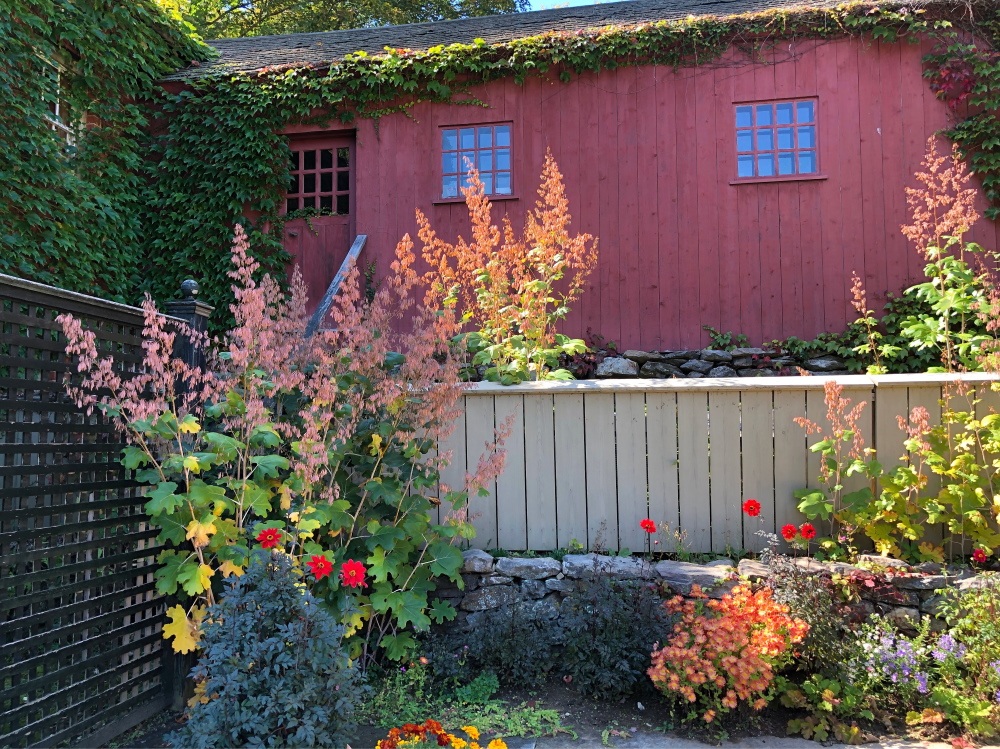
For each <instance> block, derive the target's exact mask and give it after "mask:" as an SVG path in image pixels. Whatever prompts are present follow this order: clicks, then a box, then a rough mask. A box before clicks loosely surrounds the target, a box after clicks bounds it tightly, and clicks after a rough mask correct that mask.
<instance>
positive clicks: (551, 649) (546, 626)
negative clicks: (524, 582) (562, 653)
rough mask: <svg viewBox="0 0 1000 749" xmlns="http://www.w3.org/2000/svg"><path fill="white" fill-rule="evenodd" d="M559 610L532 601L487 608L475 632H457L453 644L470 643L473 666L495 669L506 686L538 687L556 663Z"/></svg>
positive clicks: (457, 645) (451, 642)
mask: <svg viewBox="0 0 1000 749" xmlns="http://www.w3.org/2000/svg"><path fill="white" fill-rule="evenodd" d="M555 613H556V612H555V610H554V609H553V608H552V607H550V606H545V605H540V604H539V603H537V602H531V601H521V602H518V603H514V604H511V605H509V606H502V607H500V608H499V609H496V610H494V611H484V612H483V614H482V619H481V621H480V622H479V623H478V624H477V627H476V630H475V633H474V634H471V635H454V636H453V638H452V639H451V640H450V641H449V643H450V646H451V647H452V649H453V650H456V651H457V650H458V649H459V648H460V647H462V646H463V645H468V646H469V660H470V662H471V663H472V664H473V666H474V667H475V668H476V669H478V670H482V671H492V672H493V673H495V674H496V675H497V677H498V678H499V679H500V683H501V684H503V685H504V686H510V687H531V686H538V685H539V684H540V683H542V682H543V681H544V680H545V677H546V676H547V675H548V674H549V673H550V672H551V671H552V669H553V668H554V667H555V665H556V653H555V649H556V646H557V645H558V641H559V633H558V631H557V630H556V627H555V626H554V624H555V622H553V621H552V620H553V619H554V617H555Z"/></svg>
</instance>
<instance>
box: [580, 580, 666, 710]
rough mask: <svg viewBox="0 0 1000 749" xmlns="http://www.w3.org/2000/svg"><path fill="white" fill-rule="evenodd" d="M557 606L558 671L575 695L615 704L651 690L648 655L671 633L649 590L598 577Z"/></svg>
mask: <svg viewBox="0 0 1000 749" xmlns="http://www.w3.org/2000/svg"><path fill="white" fill-rule="evenodd" d="M562 606H563V609H562V622H561V623H562V626H563V629H564V634H563V644H564V649H563V653H562V668H563V670H564V671H565V672H566V673H567V674H568V675H569V676H571V677H572V685H573V686H574V687H576V689H577V690H578V691H579V692H580V693H581V694H584V695H587V696H593V697H601V698H604V699H618V698H620V697H624V696H625V695H627V694H630V693H632V692H633V691H635V690H636V688H637V687H639V686H643V687H651V686H652V684H651V682H650V681H649V679H647V678H646V669H647V668H648V667H649V654H650V653H651V652H652V650H653V646H654V645H655V644H656V643H658V642H663V641H664V640H666V638H667V636H668V635H669V634H670V630H671V627H672V621H671V617H670V615H669V614H668V613H667V612H666V609H664V607H663V599H662V598H661V596H660V595H659V594H658V593H657V592H656V590H655V589H651V586H650V585H649V584H646V583H641V582H638V581H615V580H610V579H608V578H605V577H598V578H596V579H595V580H594V581H592V582H591V583H590V584H589V585H588V586H587V588H586V590H585V591H584V592H583V593H582V594H581V595H580V596H572V597H570V598H567V599H565V600H564V601H563V605H562Z"/></svg>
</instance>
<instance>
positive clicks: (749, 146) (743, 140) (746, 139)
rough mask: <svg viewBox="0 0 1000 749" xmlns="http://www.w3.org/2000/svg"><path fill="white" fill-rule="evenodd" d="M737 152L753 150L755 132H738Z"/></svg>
mask: <svg viewBox="0 0 1000 749" xmlns="http://www.w3.org/2000/svg"><path fill="white" fill-rule="evenodd" d="M736 150H737V151H752V150H753V130H737V131H736Z"/></svg>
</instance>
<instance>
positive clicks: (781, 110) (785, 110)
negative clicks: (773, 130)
mask: <svg viewBox="0 0 1000 749" xmlns="http://www.w3.org/2000/svg"><path fill="white" fill-rule="evenodd" d="M775 109H776V110H777V112H778V124H779V125H791V124H792V103H791V102H790V101H786V102H785V103H784V104H776V105H775Z"/></svg>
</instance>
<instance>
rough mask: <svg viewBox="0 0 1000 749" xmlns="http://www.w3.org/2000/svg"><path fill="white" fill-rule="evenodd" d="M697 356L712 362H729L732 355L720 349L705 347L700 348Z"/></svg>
mask: <svg viewBox="0 0 1000 749" xmlns="http://www.w3.org/2000/svg"><path fill="white" fill-rule="evenodd" d="M698 358H699V359H702V360H704V361H712V362H731V361H732V360H733V355H732V354H731V353H729V352H728V351H722V350H721V349H712V348H706V349H702V350H701V355H700V356H699V357H698Z"/></svg>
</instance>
